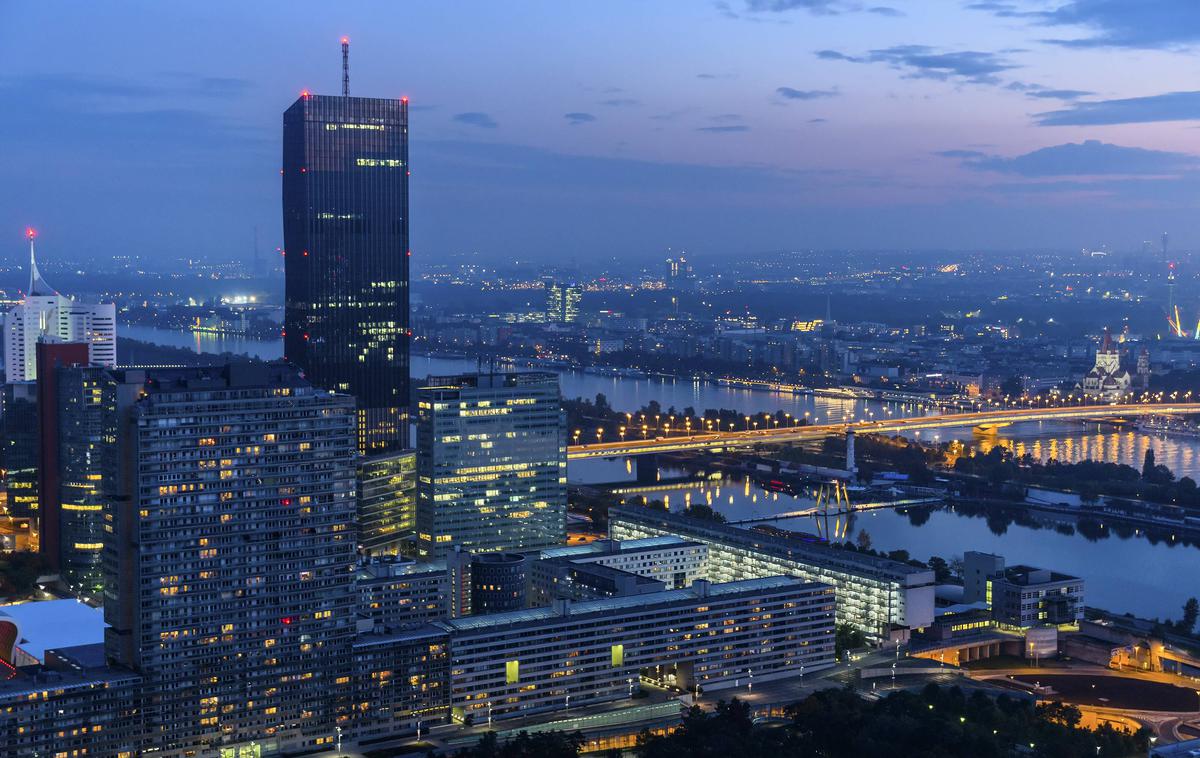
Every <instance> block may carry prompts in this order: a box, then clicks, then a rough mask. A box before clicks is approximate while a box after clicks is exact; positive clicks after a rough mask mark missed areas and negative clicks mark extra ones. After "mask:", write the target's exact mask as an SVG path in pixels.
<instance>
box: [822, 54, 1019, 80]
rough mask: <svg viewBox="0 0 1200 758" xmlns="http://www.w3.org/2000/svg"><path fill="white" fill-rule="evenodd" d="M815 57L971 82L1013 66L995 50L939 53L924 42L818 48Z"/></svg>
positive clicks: (920, 76) (918, 76)
mask: <svg viewBox="0 0 1200 758" xmlns="http://www.w3.org/2000/svg"><path fill="white" fill-rule="evenodd" d="M817 57H818V58H821V59H824V60H840V61H849V62H850V63H886V64H888V65H889V66H891V67H892V68H894V69H897V70H899V71H902V72H904V75H905V76H906V77H908V78H911V79H937V80H939V81H946V80H950V79H961V80H964V81H968V82H973V83H975V84H999V83H1000V79H999V77H998V76H997V75H998V74H1000V73H1003V72H1005V71H1008V70H1010V69H1014V68H1017V66H1016V65H1015V64H1013V63H1011V62H1010V61H1008V60H1007V59H1005V58H1004V57H1002V56H1000V55H997V54H996V53H988V52H981V51H977V50H961V51H957V52H949V53H942V52H937V51H935V50H934V49H933V48H931V47H928V46H926V45H896V46H895V47H888V48H883V49H880V50H871V51H870V52H868V53H867V54H866V55H847V54H846V53H842V52H839V51H837V50H819V51H817Z"/></svg>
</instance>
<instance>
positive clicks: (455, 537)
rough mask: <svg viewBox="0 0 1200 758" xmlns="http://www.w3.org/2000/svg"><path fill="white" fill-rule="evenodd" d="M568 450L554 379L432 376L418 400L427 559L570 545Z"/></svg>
mask: <svg viewBox="0 0 1200 758" xmlns="http://www.w3.org/2000/svg"><path fill="white" fill-rule="evenodd" d="M566 443H567V435H566V422H565V419H564V417H563V413H562V407H561V396H560V394H559V389H558V376H557V375H555V374H549V373H538V372H530V373H510V374H468V375H463V376H453V377H430V380H429V386H426V387H422V388H421V389H419V390H418V393H417V545H418V549H419V552H420V554H421V555H422V557H426V558H440V557H444V556H445V555H446V554H447V553H448V552H450V551H452V550H453V549H454V548H456V547H457V548H460V549H461V550H462V551H464V552H471V553H478V552H500V551H517V552H520V551H527V550H534V549H538V548H543V547H550V546H553V545H559V544H561V543H562V542H563V541H564V540H565V539H566V511H567V447H566Z"/></svg>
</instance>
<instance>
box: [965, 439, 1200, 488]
mask: <svg viewBox="0 0 1200 758" xmlns="http://www.w3.org/2000/svg"><path fill="white" fill-rule="evenodd" d="M998 446H999V447H1004V448H1007V449H1008V450H1011V451H1012V453H1013V455H1015V456H1016V457H1018V458H1023V457H1025V456H1026V455H1028V456H1030V457H1031V458H1033V459H1034V460H1038V461H1049V460H1057V461H1059V462H1061V463H1078V462H1079V461H1084V460H1098V461H1104V462H1107V463H1123V464H1125V465H1127V466H1133V467H1135V468H1140V467H1141V465H1142V461H1143V460H1144V458H1145V456H1146V451H1147V450H1151V449H1152V450H1154V459H1155V462H1156V463H1158V464H1160V465H1163V466H1166V467H1167V468H1169V469H1171V471H1173V472H1174V473H1175V475H1176V476H1177V477H1183V476H1191V477H1193V478H1195V477H1196V476H1197V475H1200V471H1198V470H1197V469H1198V468H1200V440H1197V439H1192V438H1189V437H1172V436H1154V435H1149V434H1146V433H1143V432H1136V431H1132V430H1122V431H1103V430H1096V431H1080V432H1068V431H1062V432H1051V433H1049V434H1043V435H1040V436H1038V437H1035V438H1025V437H1021V436H1015V437H1010V436H1001V435H996V436H994V437H982V438H977V439H974V440H964V441H963V447H964V452H965V453H966V454H967V455H970V454H971V453H972V452H976V451H978V452H981V453H986V452H988V451H989V450H991V449H992V448H994V447H998Z"/></svg>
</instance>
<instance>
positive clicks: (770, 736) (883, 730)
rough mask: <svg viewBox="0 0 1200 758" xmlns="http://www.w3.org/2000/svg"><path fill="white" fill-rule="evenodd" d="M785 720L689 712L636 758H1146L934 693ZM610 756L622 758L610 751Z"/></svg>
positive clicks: (482, 752) (934, 688)
mask: <svg viewBox="0 0 1200 758" xmlns="http://www.w3.org/2000/svg"><path fill="white" fill-rule="evenodd" d="M785 713H786V715H785V716H784V717H781V718H772V719H766V720H758V719H755V718H754V716H753V713H752V712H751V710H750V708H749V707H748V706H747V705H746V704H745V703H743V702H741V701H739V700H736V699H735V700H733V701H731V702H728V703H725V702H721V703H718V704H717V706H716V709H715V711H714V712H706V711H703V710H701V709H700V708H697V707H693V708H691V709H690V710H689V711H687V713H685V714H684V716H683V720H682V722H681V723H680V724H679V726H678V727H677V728H676V729H675V730H673V731H672V732H671V733H670V734H666V735H652V734H650V733H649V732H646V731H644V732H642V734H641V735H640V736H639V737H638V745H637V748H636V751H637V755H638V756H639V757H640V758H818V757H820V758H876V757H878V758H891V757H892V756H920V757H921V758H959V757H961V756H972V758H1015V757H1016V756H1022V757H1025V758H1040V757H1042V756H1045V757H1046V758H1051V757H1052V758H1092V757H1093V756H1097V755H1100V756H1110V757H1112V758H1120V757H1123V756H1137V755H1145V754H1146V751H1147V750H1148V748H1149V733H1148V732H1147V731H1146V730H1144V729H1143V730H1141V731H1139V732H1137V733H1136V734H1132V733H1129V732H1124V731H1118V730H1117V729H1114V728H1113V727H1112V726H1110V725H1108V724H1102V725H1101V726H1099V727H1098V728H1096V729H1095V730H1094V731H1093V730H1087V729H1082V728H1080V726H1079V724H1080V721H1081V715H1080V712H1079V710H1078V709H1077V708H1075V707H1073V706H1070V705H1064V704H1063V703H1044V704H1039V705H1036V706H1035V705H1034V704H1033V703H1031V702H1030V701H1028V700H1023V699H1014V698H1010V697H1008V696H1007V695H1000V696H999V697H992V696H990V695H988V694H985V693H983V692H982V691H979V690H976V691H974V692H972V693H971V694H969V695H968V694H967V693H965V692H963V690H961V689H960V688H958V687H949V688H945V687H939V686H938V685H936V684H929V685H927V686H926V687H925V689H924V690H922V691H921V692H919V693H914V692H907V691H901V692H897V693H895V694H892V695H890V696H889V697H885V698H881V699H879V700H875V701H868V700H864V699H863V698H861V697H859V695H858V694H857V693H856V692H854V690H852V689H850V688H844V689H827V690H821V691H819V692H816V693H814V694H812V695H810V696H808V697H807V698H805V699H804V700H802V701H800V702H798V703H795V704H793V705H791V706H789V707H788V708H787V709H786V712H785ZM583 744H584V739H583V736H582V735H580V734H579V733H578V732H575V733H564V732H542V733H538V734H532V735H531V734H524V733H522V734H520V735H518V736H517V737H514V738H513V739H511V740H508V741H506V742H504V743H501V742H500V741H499V740H498V739H497V737H496V735H495V734H494V733H489V734H488V735H486V736H485V737H484V738H483V739H482V740H481V741H480V742H479V744H477V745H476V746H475V747H472V748H468V749H465V750H461V751H459V752H458V753H457V754H456V755H458V756H460V757H461V758H569V757H570V756H574V755H576V754H577V753H578V751H579V749H580V747H581V746H582V745H583ZM612 754H613V755H616V754H617V751H613V753H612Z"/></svg>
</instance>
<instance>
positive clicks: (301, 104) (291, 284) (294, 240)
mask: <svg viewBox="0 0 1200 758" xmlns="http://www.w3.org/2000/svg"><path fill="white" fill-rule="evenodd" d="M408 174H409V171H408V101H407V99H403V98H402V99H398V100H392V99H381V98H366V97H349V96H348V95H342V96H336V95H311V94H309V93H307V92H305V93H304V94H302V95H301V96H300V98H299V99H298V100H296V102H295V103H293V104H292V106H291V107H290V108H288V109H287V111H286V112H285V113H284V114H283V236H284V256H285V263H284V267H285V270H286V293H285V301H286V302H285V313H284V354H285V356H286V358H287V359H288V360H289V361H291V362H293V363H295V364H296V365H298V366H299V367H300V368H302V369H303V370H304V372H305V376H306V377H307V378H308V380H309V381H311V382H312V383H313V384H314V385H316V386H317V387H321V388H323V389H327V390H334V391H337V392H345V393H348V394H350V395H353V396H354V397H355V398H356V399H357V401H358V446H359V449H360V450H361V451H362V452H364V453H367V454H372V453H379V452H385V451H390V450H396V449H399V448H402V447H405V446H406V445H407V441H408V402H409V397H408V391H409V389H408V388H409V380H408V371H409V355H408V350H409V321H408V299H409V293H408V256H409V247H408Z"/></svg>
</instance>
